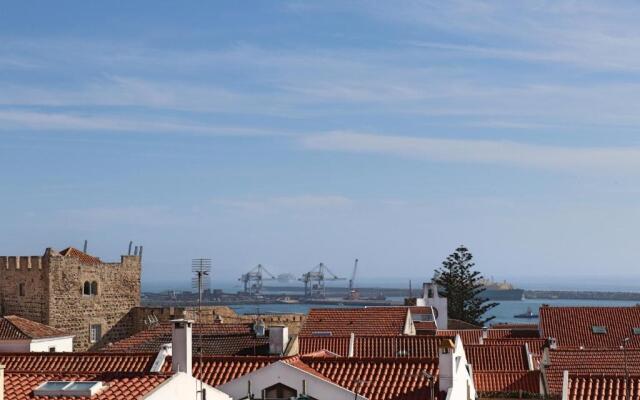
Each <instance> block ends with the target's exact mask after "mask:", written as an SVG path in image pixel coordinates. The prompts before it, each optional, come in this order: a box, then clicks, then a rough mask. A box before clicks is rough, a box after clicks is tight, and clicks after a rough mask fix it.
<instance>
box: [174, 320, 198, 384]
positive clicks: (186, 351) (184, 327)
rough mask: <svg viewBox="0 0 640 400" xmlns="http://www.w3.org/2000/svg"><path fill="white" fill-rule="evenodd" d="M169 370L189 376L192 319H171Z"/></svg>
mask: <svg viewBox="0 0 640 400" xmlns="http://www.w3.org/2000/svg"><path fill="white" fill-rule="evenodd" d="M171 323H172V324H173V325H172V327H173V330H172V332H171V370H172V371H173V372H185V373H186V374H187V375H189V376H191V358H192V351H193V350H192V337H191V330H192V328H193V321H190V320H186V319H174V320H172V321H171Z"/></svg>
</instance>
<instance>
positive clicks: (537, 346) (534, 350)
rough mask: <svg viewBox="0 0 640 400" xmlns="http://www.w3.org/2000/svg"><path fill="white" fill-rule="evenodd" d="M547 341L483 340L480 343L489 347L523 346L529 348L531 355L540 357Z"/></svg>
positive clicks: (522, 339)
mask: <svg viewBox="0 0 640 400" xmlns="http://www.w3.org/2000/svg"><path fill="white" fill-rule="evenodd" d="M546 342H547V339H541V338H506V339H484V340H483V341H482V343H484V344H486V345H491V346H504V345H524V344H526V345H527V346H529V351H530V352H531V354H536V355H542V353H543V347H544V345H545V343H546Z"/></svg>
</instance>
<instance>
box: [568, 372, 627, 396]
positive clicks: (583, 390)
mask: <svg viewBox="0 0 640 400" xmlns="http://www.w3.org/2000/svg"><path fill="white" fill-rule="evenodd" d="M626 382H627V381H626V379H625V377H624V375H604V376H603V375H599V376H598V375H582V376H571V375H569V397H568V399H569V400H626V399H627V397H626ZM639 388H640V377H638V376H634V377H629V393H630V394H631V396H630V398H631V399H633V400H637V399H640V390H639Z"/></svg>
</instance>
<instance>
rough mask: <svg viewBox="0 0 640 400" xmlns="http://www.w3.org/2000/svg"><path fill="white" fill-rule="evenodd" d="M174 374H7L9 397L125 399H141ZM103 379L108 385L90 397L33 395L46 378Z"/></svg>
mask: <svg viewBox="0 0 640 400" xmlns="http://www.w3.org/2000/svg"><path fill="white" fill-rule="evenodd" d="M169 377H170V375H166V374H152V375H149V374H146V375H142V374H134V375H130V376H127V375H122V374H116V375H114V374H97V375H96V374H77V375H74V374H41V373H24V372H22V373H20V372H18V373H6V374H5V383H4V398H5V400H26V399H34V398H37V399H43V400H49V399H51V400H82V399H91V400H125V399H138V398H139V397H140V396H143V395H145V394H146V393H148V392H150V391H151V390H153V389H154V388H156V387H157V386H158V385H160V384H161V383H162V382H164V381H165V380H166V379H168V378H169ZM54 380H59V381H103V382H105V384H106V388H105V389H103V390H102V391H100V392H98V393H97V394H96V395H94V396H91V397H87V396H81V397H78V396H73V397H68V396H55V397H50V396H37V397H35V396H33V390H34V389H36V388H37V387H38V386H40V385H41V384H42V383H44V382H46V381H54Z"/></svg>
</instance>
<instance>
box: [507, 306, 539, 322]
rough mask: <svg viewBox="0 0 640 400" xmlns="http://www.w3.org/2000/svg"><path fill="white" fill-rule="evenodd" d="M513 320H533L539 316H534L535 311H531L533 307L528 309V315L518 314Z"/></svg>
mask: <svg viewBox="0 0 640 400" xmlns="http://www.w3.org/2000/svg"><path fill="white" fill-rule="evenodd" d="M513 318H526V319H533V318H538V314H534V313H533V311H532V310H531V307H529V308H527V312H526V313H522V314H516V315H514V316H513Z"/></svg>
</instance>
